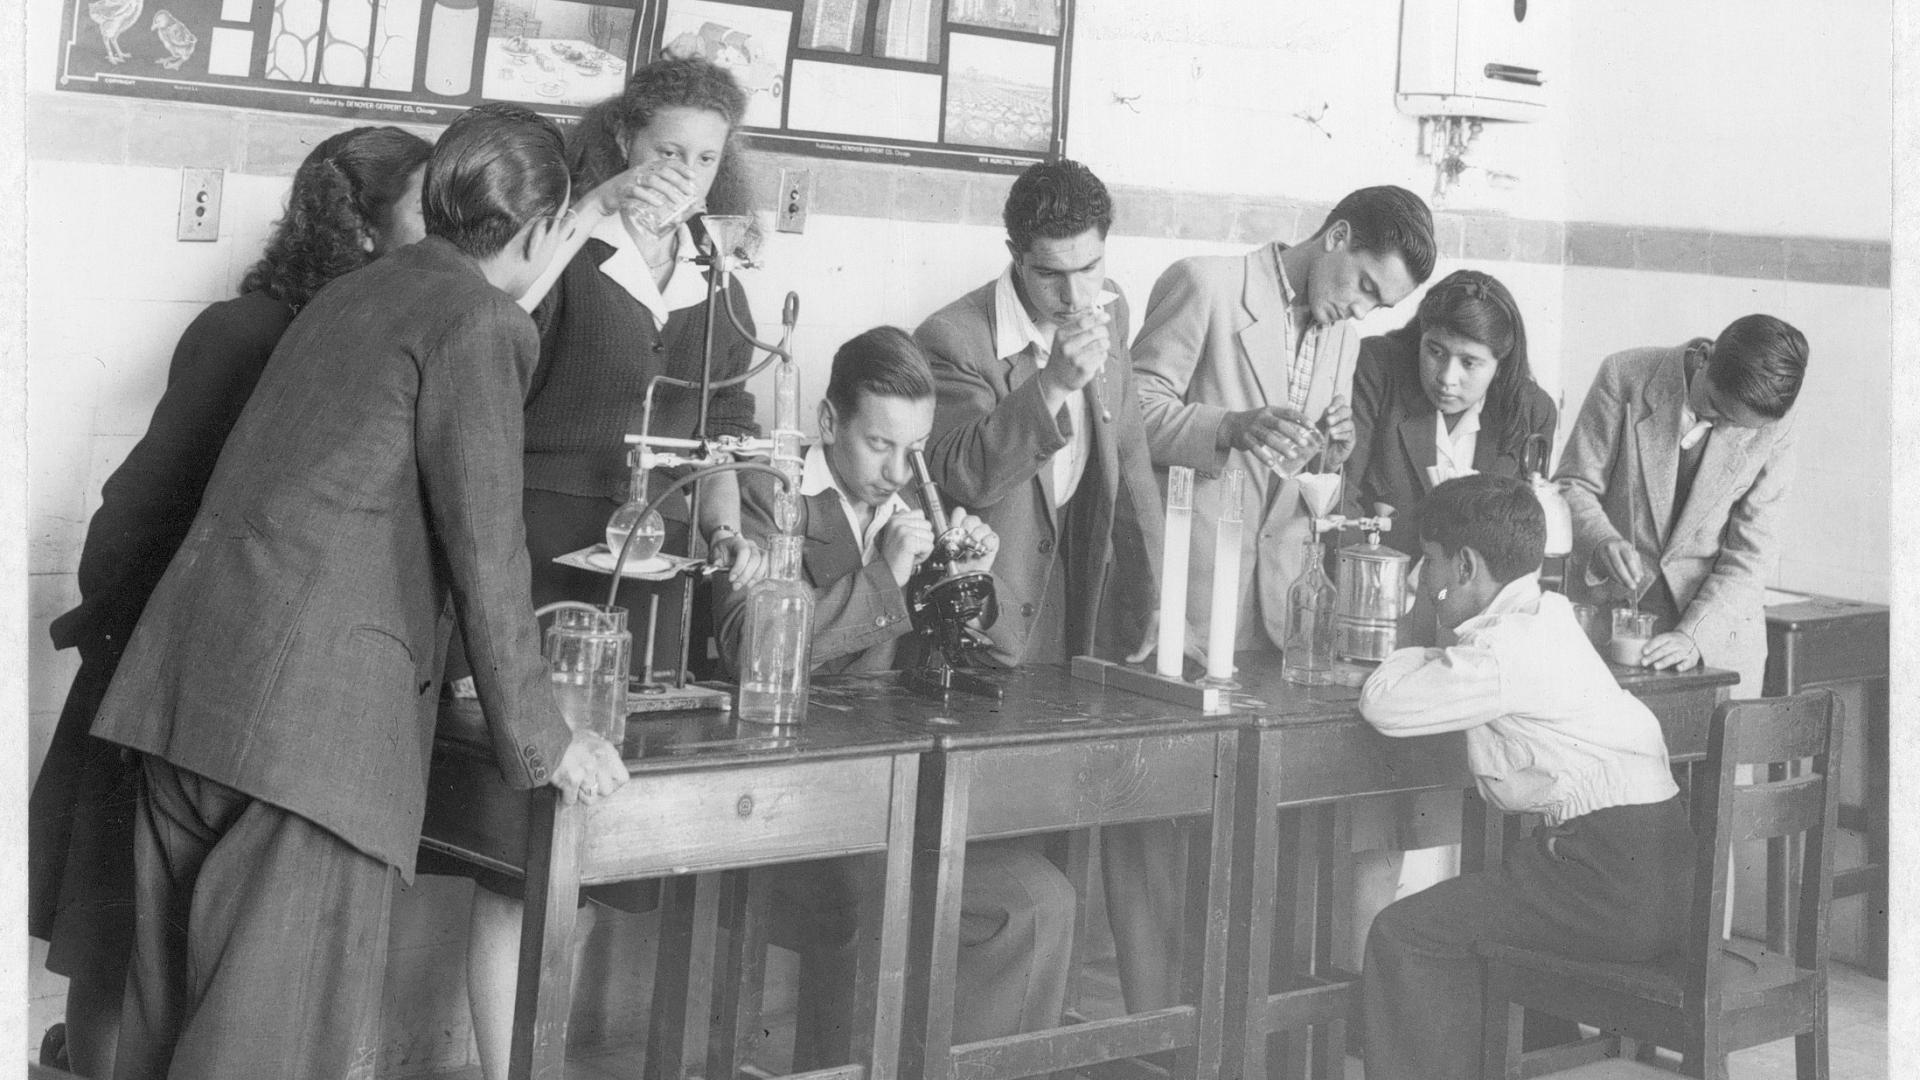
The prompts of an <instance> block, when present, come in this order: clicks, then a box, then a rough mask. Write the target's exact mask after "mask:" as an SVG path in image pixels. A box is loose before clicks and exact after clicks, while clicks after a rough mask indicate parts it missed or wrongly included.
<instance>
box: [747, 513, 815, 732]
mask: <svg viewBox="0 0 1920 1080" xmlns="http://www.w3.org/2000/svg"><path fill="white" fill-rule="evenodd" d="M802 542H803V538H802V537H799V536H794V535H791V534H787V533H776V534H774V535H773V536H772V537H769V538H768V543H769V547H770V548H771V551H770V554H771V556H772V559H771V566H770V569H769V571H768V573H767V576H766V577H764V578H762V579H760V580H759V581H757V582H755V583H754V584H753V585H752V586H751V587H749V588H748V589H747V621H746V627H745V629H744V630H743V631H742V633H741V635H740V662H739V668H740V670H739V672H738V674H739V678H740V695H739V698H738V699H737V701H736V703H735V706H734V711H735V712H736V713H738V714H739V716H740V719H742V720H744V721H748V722H750V723H756V724H773V725H776V726H790V725H793V724H798V723H800V722H801V721H802V720H805V719H806V717H807V686H808V673H809V669H810V668H811V667H812V664H813V590H812V589H810V588H808V587H807V584H806V582H804V581H802V580H800V550H801V544H802Z"/></svg>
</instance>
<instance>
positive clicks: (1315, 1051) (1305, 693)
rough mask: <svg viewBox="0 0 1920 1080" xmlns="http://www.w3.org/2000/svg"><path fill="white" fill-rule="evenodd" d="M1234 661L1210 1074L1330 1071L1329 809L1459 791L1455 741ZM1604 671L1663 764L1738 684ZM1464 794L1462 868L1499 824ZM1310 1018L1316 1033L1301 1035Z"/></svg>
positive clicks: (1345, 998)
mask: <svg viewBox="0 0 1920 1080" xmlns="http://www.w3.org/2000/svg"><path fill="white" fill-rule="evenodd" d="M1241 670H1242V673H1243V674H1242V681H1243V682H1244V683H1245V684H1246V685H1245V686H1244V688H1243V690H1242V691H1241V692H1240V693H1238V694H1236V695H1235V709H1236V711H1237V712H1239V711H1245V712H1248V713H1251V714H1252V720H1251V722H1250V724H1249V726H1248V728H1247V730H1245V731H1244V732H1242V734H1241V739H1242V748H1241V755H1240V776H1239V781H1238V785H1237V786H1238V789H1239V797H1238V809H1237V810H1236V813H1235V820H1236V834H1235V838H1234V855H1233V864H1234V874H1233V906H1232V909H1231V910H1232V912H1233V917H1232V921H1233V926H1232V930H1231V934H1230V937H1229V942H1228V952H1229V953H1230V955H1232V956H1234V957H1236V958H1240V960H1241V965H1240V966H1239V967H1238V968H1236V970H1235V971H1234V974H1233V980H1232V985H1231V987H1230V990H1229V992H1228V995H1227V1013H1226V1030H1227V1031H1228V1033H1229V1035H1230V1038H1229V1040H1228V1044H1227V1046H1226V1048H1225V1051H1224V1053H1225V1061H1224V1064H1223V1075H1226V1076H1233V1077H1263V1076H1267V1075H1269V1074H1270V1067H1271V1074H1274V1075H1282V1076H1301V1075H1307V1074H1309V1073H1311V1074H1314V1075H1319V1076H1335V1077H1337V1076H1339V1075H1341V1070H1342V1069H1343V1068H1344V1064H1343V1058H1344V1054H1345V1052H1346V1035H1345V1022H1346V1017H1347V1015H1348V1013H1349V1010H1350V1009H1351V1008H1352V1005H1353V1001H1354V998H1355V995H1356V994H1357V976H1356V975H1355V974H1354V973H1351V972H1346V971H1341V970H1338V969H1337V968H1335V967H1334V965H1333V963H1332V957H1333V955H1334V951H1333V950H1334V947H1335V945H1336V943H1339V942H1342V941H1343V940H1345V939H1346V938H1347V937H1348V931H1349V928H1348V927H1347V926H1346V923H1347V922H1348V921H1349V920H1350V917H1351V904H1350V903H1349V900H1348V898H1349V897H1351V895H1352V885H1351V877H1350V874H1349V873H1348V872H1347V871H1346V870H1345V867H1346V865H1347V863H1348V862H1349V860H1347V859H1346V858H1344V857H1343V856H1344V852H1342V851H1340V850H1339V849H1340V848H1342V847H1345V846H1346V845H1345V844H1344V843H1341V842H1340V841H1341V840H1342V839H1344V836H1345V831H1344V829H1342V828H1340V827H1339V821H1338V818H1337V814H1338V812H1339V811H1340V810H1341V808H1342V806H1343V805H1344V804H1345V803H1347V802H1348V801H1349V800H1351V799H1353V798H1355V797H1357V796H1364V795H1384V794H1393V793H1400V792H1417V791H1426V790H1433V789H1444V788H1458V789H1466V788H1469V787H1471V785H1472V783H1473V777H1472V773H1471V771H1470V770H1469V769H1468V767H1467V758H1466V740H1465V739H1464V738H1463V737H1461V736H1460V735H1458V734H1447V735H1436V736H1427V737H1418V738H1406V739H1391V738H1387V737H1385V736H1383V735H1381V734H1379V733H1378V732H1376V731H1375V730H1374V729H1373V728H1372V727H1371V726H1369V725H1368V724H1367V723H1366V721H1364V720H1362V719H1361V718H1360V717H1359V715H1358V714H1357V713H1356V712H1355V702H1356V701H1357V699H1358V696H1359V694H1358V691H1357V690H1353V689H1348V688H1345V687H1302V686H1295V685H1293V684H1291V683H1287V682H1285V681H1283V680H1282V679H1281V678H1280V676H1279V671H1278V665H1258V664H1249V665H1243V666H1242V668H1241ZM1614 673H1615V675H1616V676H1617V677H1618V678H1619V680H1620V683H1621V685H1622V686H1624V687H1626V688H1627V689H1628V690H1630V691H1632V692H1633V693H1634V694H1635V695H1637V696H1638V697H1640V698H1641V700H1643V701H1645V702H1646V703H1647V704H1648V706H1649V707H1651V708H1652V710H1653V712H1654V714H1655V715H1656V716H1658V717H1659V719H1660V722H1661V727H1662V729H1663V730H1664V731H1665V732H1666V735H1667V745H1668V748H1669V751H1670V753H1671V754H1672V757H1673V759H1674V761H1675V763H1676V764H1684V763H1686V762H1688V761H1695V760H1699V759H1700V758H1701V757H1703V756H1704V754H1705V751H1706V744H1707V729H1708V726H1709V723H1710V721H1711V720H1712V717H1713V709H1714V706H1715V705H1716V704H1717V703H1718V701H1719V700H1720V699H1721V698H1722V697H1724V696H1725V694H1726V692H1727V687H1729V686H1731V685H1733V683H1734V682H1736V681H1737V678H1736V676H1735V675H1734V674H1733V673H1731V672H1722V671H1695V672H1690V673H1686V674H1675V673H1662V672H1652V671H1643V670H1638V669H1628V668H1615V669H1614ZM1465 797H1467V808H1468V812H1467V813H1466V814H1465V815H1464V822H1463V835H1464V837H1465V843H1464V846H1463V849H1462V868H1463V870H1473V869H1478V868H1480V867H1483V866H1486V865H1489V864H1490V863H1492V862H1495V861H1497V860H1498V859H1499V858H1500V857H1501V851H1502V847H1503V844H1504V840H1505V834H1506V832H1507V828H1506V826H1507V824H1508V823H1507V822H1506V820H1505V818H1504V816H1503V815H1498V814H1488V813H1486V812H1485V804H1484V803H1481V802H1480V800H1479V799H1478V797H1477V796H1465ZM1276 979H1278V980H1280V984H1279V985H1275V981H1276ZM1310 1028H1317V1029H1318V1030H1319V1031H1320V1032H1321V1034H1322V1037H1321V1038H1318V1039H1310V1038H1309V1037H1308V1031H1309V1029H1310ZM1276 1033H1286V1034H1285V1036H1284V1037H1283V1038H1281V1039H1278V1040H1275V1041H1276V1042H1278V1043H1279V1048H1280V1051H1281V1054H1282V1057H1281V1060H1279V1061H1274V1062H1269V1060H1268V1058H1269V1050H1270V1047H1269V1037H1270V1035H1273V1034H1276Z"/></svg>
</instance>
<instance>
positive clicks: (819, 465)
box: [800, 443, 909, 564]
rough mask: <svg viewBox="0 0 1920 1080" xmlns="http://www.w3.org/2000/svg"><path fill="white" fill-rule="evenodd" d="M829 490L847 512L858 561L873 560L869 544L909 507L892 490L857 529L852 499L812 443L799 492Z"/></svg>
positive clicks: (857, 515) (857, 514)
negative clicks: (861, 526)
mask: <svg viewBox="0 0 1920 1080" xmlns="http://www.w3.org/2000/svg"><path fill="white" fill-rule="evenodd" d="M825 491H831V492H833V493H834V494H836V495H838V496H840V509H841V511H842V512H843V513H845V514H846V515H847V527H848V528H849V529H851V530H853V538H854V539H855V540H858V541H859V542H860V562H861V563H862V564H865V563H870V562H872V561H873V544H874V541H875V540H878V539H879V538H880V530H881V529H883V528H885V527H886V524H887V522H888V521H889V520H891V519H892V517H893V515H895V514H899V513H905V512H906V511H907V510H908V509H909V508H908V506H907V502H906V500H905V499H902V498H901V497H900V493H899V492H897V491H896V492H894V493H893V494H892V495H891V496H889V497H888V499H887V501H886V502H884V503H881V504H880V505H879V506H876V507H874V508H873V520H872V521H870V522H868V523H867V527H866V529H864V530H862V529H861V528H860V511H859V506H858V505H857V504H856V502H855V500H854V499H853V498H851V497H849V496H848V495H847V493H846V492H845V491H843V490H841V488H840V481H839V480H837V479H835V478H834V475H833V469H832V468H830V467H829V466H828V465H827V451H826V447H825V446H823V445H821V444H820V443H814V444H813V445H812V446H810V447H808V448H807V462H806V464H805V465H803V466H801V469H800V494H801V495H802V496H812V495H818V494H820V493H822V492H825Z"/></svg>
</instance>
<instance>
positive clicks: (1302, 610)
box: [1280, 533, 1340, 686]
mask: <svg viewBox="0 0 1920 1080" xmlns="http://www.w3.org/2000/svg"><path fill="white" fill-rule="evenodd" d="M1339 603H1340V592H1339V590H1337V589H1335V588H1334V587H1333V581H1332V579H1330V578H1328V577H1327V562H1326V552H1325V551H1324V550H1323V549H1322V548H1321V546H1320V536H1319V534H1318V533H1315V534H1314V535H1312V536H1310V537H1308V539H1307V568H1306V569H1305V570H1303V571H1301V572H1300V576H1299V577H1298V578H1297V579H1295V581H1294V583H1293V585H1292V586H1291V587H1289V588H1288V589H1287V641H1286V646H1285V647H1284V648H1283V649H1281V652H1280V677H1281V678H1283V679H1285V680H1287V681H1288V682H1291V683H1301V684H1303V685H1306V686H1326V685H1328V684H1329V683H1332V682H1333V681H1334V678H1333V624H1334V609H1335V608H1337V607H1338V606H1339Z"/></svg>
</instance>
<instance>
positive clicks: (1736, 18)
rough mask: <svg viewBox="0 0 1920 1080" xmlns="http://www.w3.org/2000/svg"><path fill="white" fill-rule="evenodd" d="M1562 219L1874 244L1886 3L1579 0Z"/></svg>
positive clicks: (1882, 150)
mask: <svg viewBox="0 0 1920 1080" xmlns="http://www.w3.org/2000/svg"><path fill="white" fill-rule="evenodd" d="M1572 7H1573V10H1574V13H1575V14H1574V19H1575V24H1574V41H1575V42H1576V47H1575V49H1574V51H1573V69H1574V70H1573V77H1572V80H1571V87H1570V89H1569V91H1568V93H1569V98H1570V100H1569V102H1568V108H1567V114H1568V117H1569V118H1570V122H1569V125H1568V129H1567V136H1568V137H1567V142H1566V147H1567V168H1566V182H1567V216H1568V217H1569V218H1570V219H1572V220H1584V221H1611V222H1624V223H1631V224H1637V225H1680V226H1695V227H1698V226H1708V227H1712V228H1716V229H1726V230H1731V231H1746V232H1759V233H1774V234H1784V235H1803V236H1832V237H1861V238H1873V239H1885V238H1886V237H1887V236H1888V235H1889V234H1890V230H1891V228H1892V225H1891V220H1892V219H1891V206H1892V197H1891V194H1892V193H1891V185H1890V180H1891V177H1892V170H1893V165H1892V154H1891V140H1890V138H1889V135H1890V133H1891V132H1892V127H1893V105H1892V102H1893V45H1892V35H1891V33H1890V32H1889V31H1890V28H1891V22H1892V18H1891V16H1892V11H1891V5H1890V4H1889V3H1887V2H1886V0H1826V2H1822V3H1807V2H1806V0H1579V2H1578V3H1576V4H1573V5H1572Z"/></svg>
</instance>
